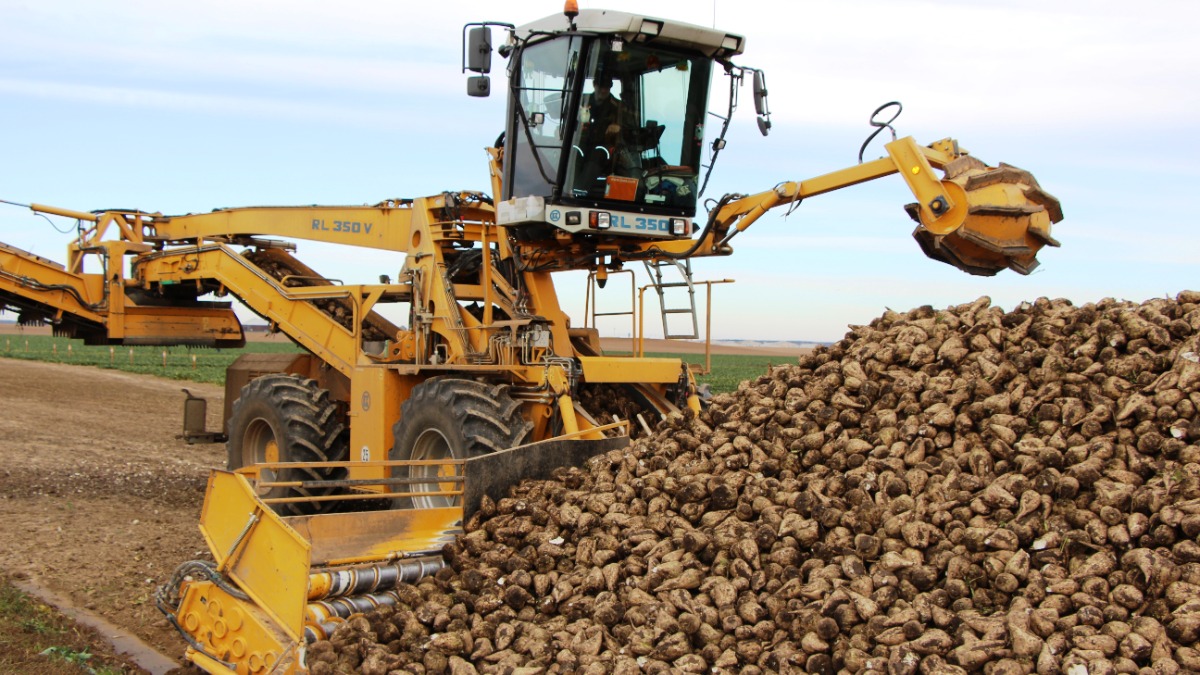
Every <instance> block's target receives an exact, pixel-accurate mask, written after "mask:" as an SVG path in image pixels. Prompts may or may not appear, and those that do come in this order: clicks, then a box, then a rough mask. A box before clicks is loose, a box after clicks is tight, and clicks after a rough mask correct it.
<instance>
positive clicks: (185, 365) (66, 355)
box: [0, 334, 795, 393]
mask: <svg viewBox="0 0 1200 675" xmlns="http://www.w3.org/2000/svg"><path fill="white" fill-rule="evenodd" d="M297 351H300V348H299V347H297V346H296V345H295V344H293V343H292V342H291V341H289V340H288V339H287V338H284V337H282V336H280V337H277V338H274V339H272V340H269V341H263V342H249V343H247V344H246V346H245V347H243V348H241V349H205V348H189V347H107V346H88V345H84V344H83V343H82V342H80V341H79V340H68V339H66V338H60V337H52V336H49V335H21V334H12V335H3V336H0V356H5V357H8V358H13V359H29V360H34V361H50V362H53V363H69V364H74V365H81V366H98V367H100V368H114V369H117V370H123V371H128V372H133V373H146V374H150V375H158V376H160V377H167V378H171V379H174V380H188V381H191V382H211V383H213V384H224V383H225V369H226V368H227V367H229V364H231V363H233V362H234V360H235V359H237V357H239V356H241V355H242V354H246V353H263V352H266V353H279V352H297ZM649 356H665V357H674V358H679V359H683V360H684V361H688V362H690V363H698V364H701V365H703V362H704V357H703V355H697V354H649ZM785 363H795V359H794V358H789V357H786V356H770V357H768V356H743V355H724V354H714V355H713V357H712V369H713V372H712V373H711V374H709V375H705V376H702V377H700V378H698V379H699V381H700V382H701V383H708V385H709V386H710V387H711V388H712V390H713V392H714V393H720V392H725V391H733V390H734V389H736V388H737V385H738V383H739V382H741V381H742V380H748V379H752V378H755V377H758V376H759V375H762V374H763V373H765V372H766V371H767V367H768V366H771V365H781V364H785Z"/></svg>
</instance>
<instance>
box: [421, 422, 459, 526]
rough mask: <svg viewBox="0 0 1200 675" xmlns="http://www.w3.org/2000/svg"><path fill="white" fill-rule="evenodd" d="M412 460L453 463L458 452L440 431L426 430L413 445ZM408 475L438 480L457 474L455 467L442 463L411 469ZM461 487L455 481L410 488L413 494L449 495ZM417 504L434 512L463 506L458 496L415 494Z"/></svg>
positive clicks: (430, 483)
mask: <svg viewBox="0 0 1200 675" xmlns="http://www.w3.org/2000/svg"><path fill="white" fill-rule="evenodd" d="M412 459H418V460H443V461H444V460H451V459H454V453H453V451H451V449H450V441H449V440H448V439H447V438H446V436H445V435H444V434H443V433H442V432H440V431H438V430H437V429H426V430H425V431H423V432H421V435H420V436H418V437H417V440H416V442H415V443H413V451H412ZM408 475H409V477H411V478H424V479H436V478H444V477H449V476H454V475H457V472H456V471H455V468H454V466H453V465H449V464H441V465H437V466H410V467H408ZM456 487H457V484H456V483H454V482H433V481H430V482H427V483H416V484H413V485H409V486H408V490H409V491H410V492H415V493H421V492H447V491H450V490H454V489H455V488H456ZM412 501H413V505H414V506H416V507H417V508H421V509H432V508H439V507H444V506H454V505H456V504H458V503H459V498H458V497H447V496H442V495H414V496H413V498H412Z"/></svg>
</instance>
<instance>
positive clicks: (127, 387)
mask: <svg viewBox="0 0 1200 675" xmlns="http://www.w3.org/2000/svg"><path fill="white" fill-rule="evenodd" d="M181 386H183V383H179V382H173V381H169V380H162V379H157V378H154V377H150V376H141V375H131V374H128V373H121V372H117V371H111V370H101V369H96V368H87V367H79V366H65V365H56V364H46V363H32V362H26V361H17V360H11V359H0V411H3V412H0V514H3V515H2V517H0V571H3V572H5V573H7V574H9V575H12V576H13V577H16V578H19V579H25V580H28V581H30V582H33V583H35V584H37V585H40V586H42V587H44V588H48V589H50V590H52V591H54V592H56V593H58V594H59V595H62V596H65V597H66V598H68V599H69V600H70V601H71V602H73V603H74V604H75V605H77V606H79V607H84V608H87V609H89V610H91V611H92V612H95V613H96V614H99V615H100V616H102V617H104V618H105V619H107V620H108V621H110V622H112V623H114V624H116V625H118V626H121V627H123V628H125V629H127V630H129V631H130V632H132V633H133V634H135V635H137V636H138V637H140V638H141V639H143V640H145V641H146V642H147V643H149V644H150V645H151V646H153V647H154V648H156V649H157V650H159V651H160V652H162V653H164V654H167V655H170V656H178V655H181V654H182V651H183V642H182V640H180V639H179V637H178V636H177V635H176V633H175V632H174V630H173V629H172V628H170V627H169V625H168V624H167V622H166V620H165V619H164V618H163V616H162V615H161V614H160V613H159V612H158V610H157V609H155V607H154V600H153V593H154V589H155V588H157V587H158V586H159V585H160V584H162V583H163V582H164V581H166V579H167V578H168V577H169V576H170V574H171V572H173V571H174V569H175V567H176V565H178V564H179V563H180V562H183V561H185V560H191V559H195V558H202V557H207V548H206V547H205V545H204V542H203V539H202V537H201V535H200V532H199V530H198V529H197V526H196V524H197V522H198V518H199V513H200V504H201V501H202V499H203V495H204V487H205V484H206V481H207V478H208V473H209V471H210V470H211V469H212V468H215V467H221V466H224V463H225V457H224V446H222V445H188V444H187V443H185V442H184V441H182V440H179V439H177V438H176V435H177V434H179V433H180V431H181V427H182V422H181V418H182V408H183V394H182V393H181V392H180V388H181ZM186 386H187V387H188V389H189V390H191V391H192V392H193V393H195V394H197V395H199V396H204V397H206V398H208V399H209V408H208V409H209V411H210V420H209V428H215V427H216V426H217V424H218V423H219V420H218V419H217V416H218V415H219V411H220V410H221V402H222V398H223V390H222V389H221V388H220V387H217V386H214V385H203V384H194V383H187V385H186Z"/></svg>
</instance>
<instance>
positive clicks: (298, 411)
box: [225, 373, 349, 516]
mask: <svg viewBox="0 0 1200 675" xmlns="http://www.w3.org/2000/svg"><path fill="white" fill-rule="evenodd" d="M225 448H226V451H227V452H228V462H227V465H228V467H229V469H230V470H235V469H240V468H243V467H247V466H251V465H253V464H257V463H262V462H331V461H344V460H345V459H346V458H347V456H348V455H349V438H348V434H347V429H346V425H345V423H344V422H343V415H342V412H341V410H340V409H339V406H338V404H337V403H336V402H335V401H333V400H331V399H330V397H329V392H328V391H326V390H324V389H321V388H320V387H318V386H317V383H316V381H314V380H310V379H308V378H303V377H299V376H296V375H289V374H285V373H275V374H271V375H264V376H262V377H259V378H255V379H254V380H251V381H250V383H249V384H247V385H246V386H245V387H242V392H241V395H240V396H238V400H237V401H235V402H234V404H233V409H232V411H231V413H230V416H229V440H228V442H227V443H226V445H225ZM345 476H346V469H345V468H329V469H317V468H301V469H282V470H274V469H262V470H261V471H260V473H259V480H261V481H263V482H275V481H312V480H338V479H341V478H345ZM334 491H335V488H301V487H293V488H284V487H276V488H267V489H259V490H258V497H259V498H260V499H275V498H281V497H314V496H322V495H328V494H333V493H334ZM329 504H330V502H292V503H285V504H274V505H272V508H273V509H274V510H275V511H276V512H277V513H280V514H281V515H285V516H290V515H311V514H314V513H322V512H325V511H328V510H329Z"/></svg>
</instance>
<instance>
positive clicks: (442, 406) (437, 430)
mask: <svg viewBox="0 0 1200 675" xmlns="http://www.w3.org/2000/svg"><path fill="white" fill-rule="evenodd" d="M392 431H393V435H394V437H395V445H393V446H392V451H391V454H390V455H389V458H390V459H393V460H449V459H464V460H465V459H470V458H472V457H478V456H480V455H485V454H488V453H491V452H496V451H498V450H504V449H507V448H511V447H513V446H516V445H521V444H522V443H526V442H528V439H529V437H530V435H531V433H532V431H533V423H531V422H530V421H529V420H527V419H525V418H524V416H522V415H521V404H520V403H518V402H516V401H514V400H513V399H512V397H511V396H509V394H508V385H504V384H490V383H486V382H478V381H475V380H462V379H455V378H449V377H434V378H430V379H428V380H426V381H424V382H422V383H421V384H419V385H417V386H416V387H413V390H412V395H411V396H409V398H408V399H407V400H406V401H404V403H402V404H401V405H400V421H399V422H397V423H396V425H395V427H393V429H392ZM457 473H458V472H457V471H456V470H455V469H454V467H443V466H412V467H408V471H407V476H408V477H410V478H427V479H434V478H440V477H447V476H451V475H457ZM457 487H460V485H458V484H456V483H453V482H449V481H447V482H442V483H437V482H428V483H419V484H413V485H410V486H402V487H399V488H397V489H399V490H404V491H411V492H437V491H444V490H451V489H454V488H457ZM460 503H461V499H460V498H458V497H448V496H442V495H428V496H421V495H418V496H415V497H401V498H398V499H396V500H395V505H396V506H397V507H400V508H436V507H445V506H454V505H457V504H460Z"/></svg>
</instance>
